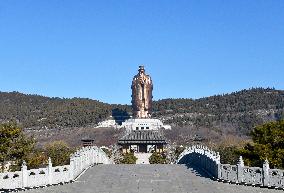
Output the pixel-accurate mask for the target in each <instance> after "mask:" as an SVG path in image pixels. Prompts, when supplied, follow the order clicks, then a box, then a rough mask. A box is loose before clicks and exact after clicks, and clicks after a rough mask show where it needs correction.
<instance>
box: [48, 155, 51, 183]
mask: <svg viewBox="0 0 284 193" xmlns="http://www.w3.org/2000/svg"><path fill="white" fill-rule="evenodd" d="M47 172H48V184H52V162H51V158H50V157H49V158H48V165H47Z"/></svg>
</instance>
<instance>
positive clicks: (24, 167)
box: [21, 160, 28, 188]
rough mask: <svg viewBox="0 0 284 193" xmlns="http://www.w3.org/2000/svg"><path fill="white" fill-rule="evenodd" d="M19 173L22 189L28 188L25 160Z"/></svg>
mask: <svg viewBox="0 0 284 193" xmlns="http://www.w3.org/2000/svg"><path fill="white" fill-rule="evenodd" d="M21 171H22V187H23V188H24V187H27V186H28V167H27V164H26V162H25V160H24V161H23V163H22V168H21Z"/></svg>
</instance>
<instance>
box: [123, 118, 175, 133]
mask: <svg viewBox="0 0 284 193" xmlns="http://www.w3.org/2000/svg"><path fill="white" fill-rule="evenodd" d="M121 127H124V128H126V129H127V130H129V131H130V130H158V129H160V128H163V127H164V128H166V129H171V126H169V125H164V124H163V122H162V121H160V120H159V119H128V120H126V121H125V122H123V123H122V125H121Z"/></svg>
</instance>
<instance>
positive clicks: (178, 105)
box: [154, 88, 284, 134]
mask: <svg viewBox="0 0 284 193" xmlns="http://www.w3.org/2000/svg"><path fill="white" fill-rule="evenodd" d="M283 108H284V91H282V90H275V89H269V88H268V89H263V88H253V89H249V90H242V91H239V92H234V93H231V94H224V95H216V96H211V97H206V98H201V99H197V100H192V99H164V100H159V101H157V102H155V103H154V112H155V113H154V116H155V117H160V118H163V119H164V120H165V121H166V122H167V123H170V124H173V125H177V126H181V127H184V126H190V125H191V126H197V127H207V128H217V129H227V130H237V131H240V132H241V133H243V134H245V133H247V132H248V131H249V130H250V129H251V128H252V127H254V126H256V125H258V124H262V123H263V122H267V121H272V120H279V119H283V116H284V109H283Z"/></svg>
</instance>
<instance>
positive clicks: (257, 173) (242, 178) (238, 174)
mask: <svg viewBox="0 0 284 193" xmlns="http://www.w3.org/2000/svg"><path fill="white" fill-rule="evenodd" d="M177 163H178V164H193V165H195V166H196V167H199V168H201V169H203V170H205V171H206V172H207V173H208V174H210V175H211V176H212V177H213V178H215V179H217V180H221V181H225V182H230V183H238V184H246V185H256V186H264V187H274V188H282V189H284V170H279V169H270V168H269V163H268V161H267V160H266V161H265V162H264V163H263V167H262V168H260V167H248V166H245V165H244V161H243V159H242V156H240V158H239V162H238V164H237V165H230V164H221V163H220V155H219V153H218V152H214V151H212V150H210V149H208V148H207V147H205V146H201V145H194V146H191V147H188V148H186V149H185V150H184V151H183V152H182V153H181V154H180V156H179V159H178V161H177Z"/></svg>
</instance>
